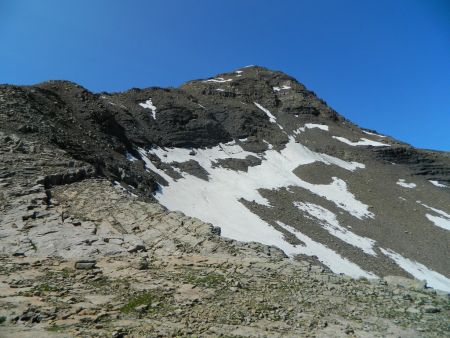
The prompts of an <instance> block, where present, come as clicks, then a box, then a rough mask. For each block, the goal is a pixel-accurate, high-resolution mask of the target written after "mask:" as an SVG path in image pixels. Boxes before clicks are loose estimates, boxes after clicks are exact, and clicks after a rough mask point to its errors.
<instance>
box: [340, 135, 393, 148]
mask: <svg viewBox="0 0 450 338" xmlns="http://www.w3.org/2000/svg"><path fill="white" fill-rule="evenodd" d="M333 138H334V139H336V140H338V141H341V142H343V143H346V144H348V145H350V146H354V147H355V146H373V147H390V145H389V144H386V143H382V142H377V141H372V140H369V139H367V138H361V139H360V140H359V141H357V142H352V141H350V140H349V139H346V138H345V137H341V136H333Z"/></svg>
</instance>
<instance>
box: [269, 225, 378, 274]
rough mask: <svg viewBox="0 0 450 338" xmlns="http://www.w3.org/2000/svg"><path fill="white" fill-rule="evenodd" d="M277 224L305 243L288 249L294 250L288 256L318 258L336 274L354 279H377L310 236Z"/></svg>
mask: <svg viewBox="0 0 450 338" xmlns="http://www.w3.org/2000/svg"><path fill="white" fill-rule="evenodd" d="M277 224H278V225H279V226H280V227H282V228H283V229H285V230H287V231H289V232H290V233H292V234H293V235H295V237H297V238H298V239H299V240H300V241H302V242H303V243H305V245H304V246H303V245H297V246H292V247H290V248H288V249H291V250H292V251H287V252H286V251H285V252H286V253H287V254H288V255H291V256H293V255H298V254H304V255H308V256H317V258H318V259H319V261H321V262H322V263H323V264H325V265H326V266H328V267H329V268H330V269H331V270H332V271H333V272H335V273H344V274H346V275H349V276H352V277H366V278H375V277H377V276H376V275H374V274H373V273H371V272H367V271H365V270H363V269H361V268H360V267H359V266H358V265H356V264H355V263H352V262H350V261H349V260H347V259H345V258H344V257H342V256H341V255H339V254H338V253H337V252H335V251H333V250H331V249H330V248H328V247H326V246H325V245H323V244H321V243H318V242H316V241H314V240H312V239H311V238H309V237H308V236H306V235H304V234H302V233H301V232H300V231H298V230H297V229H295V228H293V227H291V226H289V225H287V224H284V223H283V222H280V221H277Z"/></svg>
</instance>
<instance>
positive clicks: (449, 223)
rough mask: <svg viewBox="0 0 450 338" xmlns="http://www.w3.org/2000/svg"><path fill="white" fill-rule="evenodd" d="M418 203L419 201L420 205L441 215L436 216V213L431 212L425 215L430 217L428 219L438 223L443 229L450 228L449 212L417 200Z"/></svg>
mask: <svg viewBox="0 0 450 338" xmlns="http://www.w3.org/2000/svg"><path fill="white" fill-rule="evenodd" d="M417 203H419V204H420V205H422V206H424V207H425V208H427V209H429V210H431V211H433V212H435V213H436V214H438V215H439V216H435V215H431V214H426V215H425V217H426V218H428V220H430V221H431V222H433V223H434V225H436V226H438V227H440V228H442V229H445V230H450V215H449V214H447V213H446V212H445V211H442V210H439V209H436V208H433V207H430V206H428V205H426V204H424V203H422V202H420V201H417Z"/></svg>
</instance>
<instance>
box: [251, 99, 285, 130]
mask: <svg viewBox="0 0 450 338" xmlns="http://www.w3.org/2000/svg"><path fill="white" fill-rule="evenodd" d="M253 103H254V104H255V106H257V107H258V108H259V109H261V110H262V111H263V112H264V113H266V115H267V116H268V117H269V120H270V122H272V123H276V125H277V126H278V128H280V129H281V130H283V127H282V126H281V125H280V124H279V123H277V118H276V117H275V116H273V114H272V113H271V112H270V111H269V110H268V109H266V108H264V107H263V106H261V105H260V104H259V103H256V102H253Z"/></svg>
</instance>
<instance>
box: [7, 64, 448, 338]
mask: <svg viewBox="0 0 450 338" xmlns="http://www.w3.org/2000/svg"><path fill="white" fill-rule="evenodd" d="M0 156H1V159H2V161H1V165H0V166H1V167H0V188H1V190H0V212H1V213H0V254H1V255H2V264H1V266H2V267H1V279H0V297H1V298H0V303H1V306H0V320H1V321H2V323H1V324H0V336H2V335H3V336H5V337H10V336H28V335H30V332H33V335H46V336H48V335H50V334H51V335H55V336H64V337H65V336H67V335H69V336H76V335H81V336H95V335H97V336H111V335H113V336H116V337H119V336H125V335H129V336H136V337H137V336H158V335H159V336H170V335H174V336H177V335H181V336H189V335H194V336H196V335H200V336H219V335H222V336H324V337H330V336H347V335H350V336H352V335H353V336H358V337H359V336H368V337H371V336H411V337H415V336H445V333H446V332H448V329H449V299H448V296H446V294H445V292H448V291H450V282H449V276H450V266H449V264H448V253H449V247H450V245H449V244H450V236H449V230H450V208H449V206H450V188H449V186H450V156H449V154H448V153H444V152H436V151H428V150H419V149H414V148H412V147H411V146H409V145H407V144H404V143H402V142H399V141H397V140H395V139H393V138H391V137H387V136H384V135H379V134H377V133H376V132H374V131H373V130H365V129H361V128H359V127H358V126H356V125H354V124H352V123H351V122H350V121H348V120H346V119H345V118H343V117H342V116H341V115H339V114H338V113H337V112H335V111H334V110H332V109H331V108H329V107H328V106H327V105H326V103H325V102H324V101H323V100H321V99H319V98H317V96H316V95H315V94H314V93H312V92H310V91H308V90H307V89H306V88H305V87H304V86H303V85H301V84H300V83H298V82H297V81H296V80H295V79H293V78H291V77H289V76H287V75H285V74H283V73H281V72H274V71H270V70H267V69H265V68H261V67H247V68H242V69H240V70H237V71H235V72H232V73H225V74H220V75H218V76H217V77H214V78H211V79H206V80H196V81H191V82H188V83H186V84H184V85H183V86H181V87H180V88H177V89H174V88H169V89H162V88H148V89H131V90H129V91H127V92H123V93H99V94H94V93H91V92H89V91H88V90H86V89H84V88H82V87H80V86H78V85H76V84H73V83H70V82H66V81H49V82H46V83H42V84H38V85H35V86H27V87H26V86H20V87H19V86H11V85H3V86H0ZM157 202H159V203H157ZM161 204H162V205H161ZM167 208H168V209H169V210H168V209H167ZM177 210H180V211H182V212H183V213H181V212H179V211H177ZM205 222H206V223H205ZM208 222H209V223H208ZM280 249H281V250H280ZM333 272H334V273H333ZM335 273H341V274H346V275H349V276H353V277H364V278H363V279H359V280H353V279H350V278H348V277H346V276H343V275H338V274H335ZM393 276H396V277H393ZM379 277H384V278H383V279H378V278H379ZM411 278H416V280H415V281H414V280H413V279H411ZM423 279H426V280H427V282H426V283H427V284H428V286H432V287H434V288H436V289H437V290H438V291H437V292H436V291H435V290H433V289H429V288H425V283H424V282H419V281H418V280H423ZM442 291H444V292H442Z"/></svg>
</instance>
